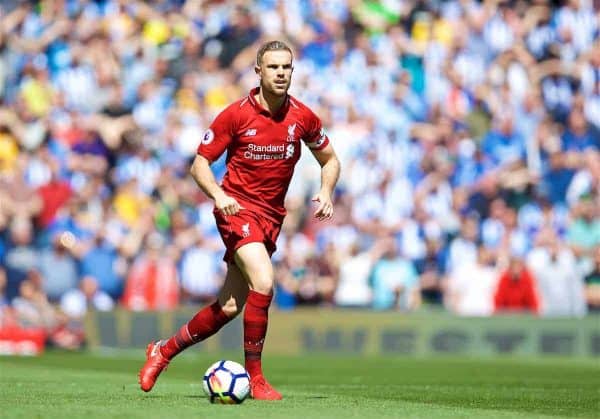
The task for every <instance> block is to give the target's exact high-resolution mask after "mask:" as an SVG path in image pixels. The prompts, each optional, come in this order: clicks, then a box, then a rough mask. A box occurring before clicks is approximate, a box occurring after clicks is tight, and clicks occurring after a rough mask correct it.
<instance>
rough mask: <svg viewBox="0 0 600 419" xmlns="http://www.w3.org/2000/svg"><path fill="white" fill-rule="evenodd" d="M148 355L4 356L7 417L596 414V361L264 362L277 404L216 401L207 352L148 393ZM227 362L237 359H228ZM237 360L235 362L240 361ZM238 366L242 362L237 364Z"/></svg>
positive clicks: (1, 393)
mask: <svg viewBox="0 0 600 419" xmlns="http://www.w3.org/2000/svg"><path fill="white" fill-rule="evenodd" d="M142 357H143V354H142V351H140V352H139V354H138V353H136V355H134V356H131V355H129V356H127V354H120V355H115V354H113V355H112V356H100V355H90V354H65V353H48V354H46V355H44V356H43V357H39V358H6V357H5V358H0V417H2V418H85V419H93V418H144V419H149V418H161V419H164V418H179V419H187V418H246V419H247V418H302V419H307V418H402V417H415V418H456V417H462V418H472V417H485V418H540V417H553V418H557V417H588V418H591V417H599V415H600V397H599V396H600V365H599V362H598V360H592V359H588V360H585V359H583V360H572V361H570V360H564V359H562V360H548V359H522V358H521V359H518V360H517V359H510V358H506V359H460V358H427V359H424V358H406V357H398V358H350V357H338V358H332V357H318V356H304V357H268V358H267V359H266V374H267V376H268V378H269V379H270V381H271V382H272V383H273V384H274V385H275V386H276V387H277V388H278V389H279V390H280V391H281V392H282V393H283V395H284V400H283V401H281V402H259V401H254V400H247V401H246V402H244V404H242V405H239V406H221V405H211V404H210V403H208V401H207V399H206V398H205V397H204V396H203V395H202V389H201V377H202V374H203V372H204V369H205V368H207V367H208V365H209V364H210V363H212V362H213V361H215V360H216V358H215V357H214V356H208V355H206V354H196V353H194V354H186V355H185V356H182V357H180V358H178V359H176V360H175V361H174V362H173V363H172V364H171V366H170V367H169V370H168V371H167V372H166V373H164V374H163V375H162V376H161V378H160V380H159V382H158V384H157V385H156V387H155V388H154V390H153V391H152V392H150V393H148V394H145V393H142V392H141V391H140V390H139V389H138V386H137V378H136V373H137V370H138V368H139V366H140V364H141V362H142V359H143V358H142ZM230 359H231V358H230ZM233 359H236V358H235V357H234V358H233ZM237 360H238V361H239V360H240V359H239V357H238V358H237Z"/></svg>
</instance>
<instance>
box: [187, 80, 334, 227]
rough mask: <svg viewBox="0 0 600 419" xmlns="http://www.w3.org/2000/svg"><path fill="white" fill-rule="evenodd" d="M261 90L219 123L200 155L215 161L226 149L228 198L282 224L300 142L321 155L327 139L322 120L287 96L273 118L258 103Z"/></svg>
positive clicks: (208, 133) (206, 136)
mask: <svg viewBox="0 0 600 419" xmlns="http://www.w3.org/2000/svg"><path fill="white" fill-rule="evenodd" d="M258 89H259V88H258V87H257V88H255V89H253V90H251V91H250V94H249V95H248V96H247V97H245V98H243V99H241V100H239V101H237V102H235V103H233V104H231V105H229V106H228V107H227V108H225V110H224V111H223V112H221V113H220V114H219V115H218V116H217V117H216V118H215V120H214V121H213V123H212V124H211V126H210V128H209V129H208V130H207V131H206V133H205V134H204V138H203V139H202V141H201V142H200V145H199V146H198V154H199V155H201V156H204V157H205V158H206V159H207V160H208V161H210V162H213V161H215V160H216V159H218V158H219V157H220V156H221V154H223V152H224V151H225V150H227V172H226V173H225V177H224V178H223V184H222V188H223V190H224V191H225V193H226V194H228V195H230V196H232V197H234V198H235V199H236V200H237V201H238V202H239V203H240V205H241V206H242V207H244V208H247V209H249V210H253V211H257V212H258V213H260V214H261V215H264V216H266V217H268V218H270V219H273V220H274V221H277V222H281V221H283V218H284V217H285V214H286V212H285V207H284V205H283V203H284V199H285V194H286V192H287V190H288V187H289V185H290V181H291V179H292V175H293V173H294V166H295V165H296V163H297V162H298V159H299V158H300V148H301V147H300V141H303V142H304V143H305V144H306V145H307V146H308V147H309V148H311V149H312V150H321V149H323V148H324V147H326V146H327V144H329V139H328V138H327V136H326V135H325V133H324V132H323V127H322V124H321V120H320V119H319V118H318V117H317V116H316V115H315V114H314V113H313V112H312V111H311V110H310V109H309V108H308V107H307V106H306V105H304V104H303V103H301V102H300V101H298V100H296V99H295V98H294V97H292V96H289V95H288V96H287V99H286V101H285V103H284V105H283V106H282V107H281V109H280V110H279V112H278V113H277V114H276V115H271V114H270V113H269V112H268V111H267V110H266V109H264V108H263V107H262V106H261V105H260V104H259V103H258V102H257V101H256V100H255V98H254V96H255V95H256V94H257V93H258Z"/></svg>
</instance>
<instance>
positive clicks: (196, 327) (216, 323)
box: [160, 263, 248, 359]
mask: <svg viewBox="0 0 600 419" xmlns="http://www.w3.org/2000/svg"><path fill="white" fill-rule="evenodd" d="M247 296H248V284H247V283H246V280H245V278H244V277H243V276H242V273H241V272H240V270H239V268H238V267H237V266H236V265H235V264H233V263H230V264H228V266H227V275H226V276H225V282H224V283H223V286H222V287H221V291H220V292H219V295H218V298H217V300H216V301H215V302H214V303H212V304H211V305H209V306H207V307H204V308H203V309H202V310H200V311H199V312H198V313H197V314H196V315H195V316H194V317H193V318H192V319H191V320H190V321H189V322H187V323H186V324H184V325H183V326H181V328H180V329H179V331H178V332H177V333H176V334H175V335H173V336H172V337H171V338H170V339H169V340H167V341H166V342H165V343H164V344H163V345H162V346H161V348H160V351H161V353H162V355H163V356H164V357H165V358H167V359H171V358H173V357H174V356H175V355H177V354H178V353H180V352H181V351H183V350H184V349H186V348H188V347H189V346H192V345H194V344H196V343H198V342H201V341H203V340H204V339H206V338H208V337H210V336H212V335H214V334H215V333H217V332H218V331H219V329H221V327H223V326H224V325H225V324H227V323H228V322H229V321H230V320H231V319H233V318H234V317H235V316H237V314H238V313H239V312H240V311H241V309H242V308H243V307H244V304H245V302H246V298H247Z"/></svg>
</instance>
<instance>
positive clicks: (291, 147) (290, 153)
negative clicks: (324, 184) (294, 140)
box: [285, 144, 296, 159]
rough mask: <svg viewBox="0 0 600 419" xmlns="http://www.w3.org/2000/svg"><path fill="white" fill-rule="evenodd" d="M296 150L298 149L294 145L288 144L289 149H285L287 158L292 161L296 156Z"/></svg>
mask: <svg viewBox="0 0 600 419" xmlns="http://www.w3.org/2000/svg"><path fill="white" fill-rule="evenodd" d="M295 149H296V147H294V144H288V145H287V147H286V148H285V158H286V159H291V158H292V157H293V156H294V150H295Z"/></svg>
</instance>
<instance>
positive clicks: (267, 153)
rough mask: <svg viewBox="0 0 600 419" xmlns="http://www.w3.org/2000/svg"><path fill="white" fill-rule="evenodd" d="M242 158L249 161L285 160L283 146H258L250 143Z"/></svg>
mask: <svg viewBox="0 0 600 419" xmlns="http://www.w3.org/2000/svg"><path fill="white" fill-rule="evenodd" d="M244 158H246V159H251V160H279V159H284V158H285V146H284V145H283V144H282V145H273V144H268V145H259V144H254V143H250V144H248V149H247V150H246V151H245V152H244Z"/></svg>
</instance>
